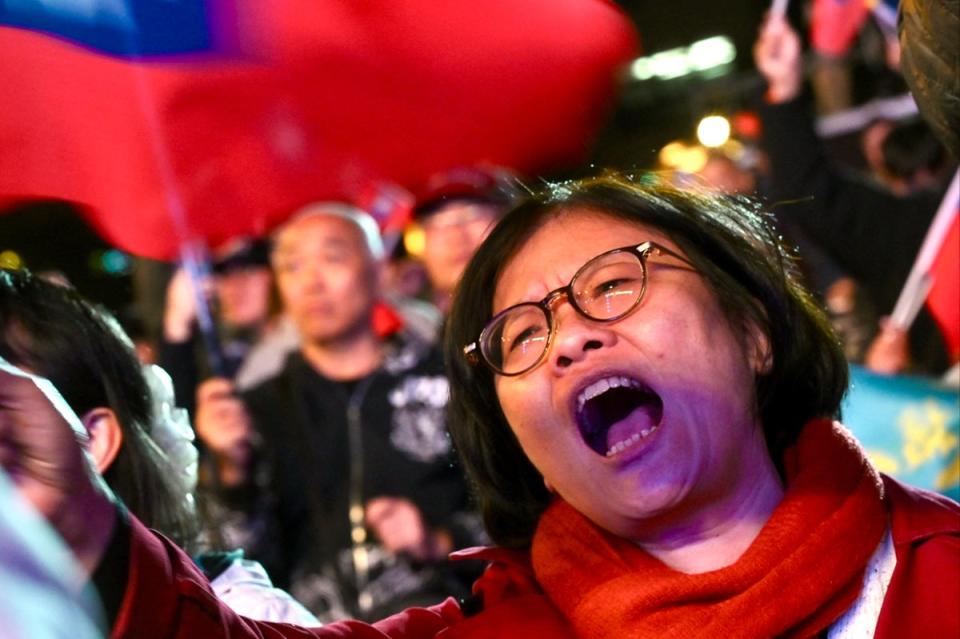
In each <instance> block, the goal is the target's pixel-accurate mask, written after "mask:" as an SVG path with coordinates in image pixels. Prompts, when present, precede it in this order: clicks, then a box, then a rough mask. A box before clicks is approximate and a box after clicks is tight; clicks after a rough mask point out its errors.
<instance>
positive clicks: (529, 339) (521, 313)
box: [480, 251, 646, 375]
mask: <svg viewBox="0 0 960 639" xmlns="http://www.w3.org/2000/svg"><path fill="white" fill-rule="evenodd" d="M645 282H646V277H645V268H644V265H643V263H642V261H641V259H640V257H639V256H638V255H636V254H635V253H633V252H630V251H618V252H613V253H607V254H604V255H600V256H598V257H596V258H594V259H592V260H590V261H589V262H587V264H586V265H584V267H583V268H581V269H580V271H579V272H578V273H577V275H576V276H575V277H574V279H573V281H571V283H570V286H571V289H572V291H573V296H574V299H572V300H570V301H571V302H572V303H573V306H574V308H575V309H576V310H577V311H578V312H579V313H580V314H581V315H584V316H586V317H588V318H590V319H594V320H599V321H604V320H612V319H616V318H618V317H620V316H622V315H624V314H626V313H628V312H629V311H630V310H631V309H632V308H633V307H634V306H635V305H636V304H637V302H639V301H640V298H641V296H642V295H643V291H644V286H645ZM549 338H550V319H549V318H548V317H547V311H546V310H545V309H544V308H543V306H542V305H538V304H534V303H528V304H520V305H518V306H515V307H513V308H512V309H510V310H509V311H508V312H506V313H504V314H502V315H500V316H498V317H497V318H495V319H494V320H493V322H492V323H491V324H490V326H489V327H488V328H487V330H486V331H485V332H484V336H483V339H482V340H481V345H480V346H481V349H482V351H483V355H484V357H485V358H486V360H487V361H488V362H489V363H490V365H491V366H493V367H494V368H495V369H497V370H498V371H500V372H501V373H505V374H507V375H516V374H519V373H522V372H524V371H525V370H527V369H528V368H531V367H532V366H534V365H535V364H536V363H537V362H538V361H539V360H540V358H541V357H542V356H543V353H544V351H545V350H546V349H547V346H548V344H549V341H550V340H549Z"/></svg>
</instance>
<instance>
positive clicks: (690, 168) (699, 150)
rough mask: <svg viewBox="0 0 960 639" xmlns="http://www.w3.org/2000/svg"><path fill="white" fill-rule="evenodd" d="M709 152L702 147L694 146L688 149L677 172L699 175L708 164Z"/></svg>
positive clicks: (678, 165)
mask: <svg viewBox="0 0 960 639" xmlns="http://www.w3.org/2000/svg"><path fill="white" fill-rule="evenodd" d="M707 158H708V156H707V150H706V149H705V148H703V147H702V146H692V147H688V148H687V149H686V150H685V151H684V153H683V156H682V157H681V158H680V163H679V164H677V167H676V168H677V170H678V171H683V172H684V173H698V172H699V171H700V170H701V169H702V168H703V167H704V166H706V164H707Z"/></svg>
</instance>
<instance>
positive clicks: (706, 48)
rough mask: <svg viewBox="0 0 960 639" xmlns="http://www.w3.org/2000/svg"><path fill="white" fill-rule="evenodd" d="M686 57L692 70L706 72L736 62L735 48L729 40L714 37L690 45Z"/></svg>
mask: <svg viewBox="0 0 960 639" xmlns="http://www.w3.org/2000/svg"><path fill="white" fill-rule="evenodd" d="M687 57H688V59H689V63H690V67H691V68H692V69H693V70H695V71H706V70H707V69H712V68H714V67H719V66H723V65H725V64H730V63H731V62H733V61H734V60H736V59H737V48H736V47H735V46H733V42H731V41H730V38H727V37H724V36H715V37H713V38H707V39H706V40H698V41H697V42H694V43H693V44H691V45H690V48H689V49H688V50H687Z"/></svg>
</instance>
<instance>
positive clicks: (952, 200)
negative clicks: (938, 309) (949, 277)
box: [890, 169, 960, 330]
mask: <svg viewBox="0 0 960 639" xmlns="http://www.w3.org/2000/svg"><path fill="white" fill-rule="evenodd" d="M958 206H960V169H957V172H956V173H954V175H953V179H952V180H951V181H950V186H949V187H948V188H947V192H946V194H945V195H944V197H943V201H942V202H941V203H940V208H939V209H937V215H936V217H934V218H933V222H932V223H931V224H930V229H929V230H928V231H927V236H926V237H925V238H924V240H923V245H922V246H921V247H920V252H919V253H918V254H917V259H916V261H915V262H914V263H913V268H912V269H910V275H909V276H908V277H907V283H906V284H904V286H903V290H902V291H900V297H899V298H897V304H896V306H894V307H893V313H891V315H890V321H891V323H892V324H893V325H894V326H895V327H897V328H899V329H902V330H907V329H908V328H910V325H911V324H913V320H915V319H916V317H917V314H918V313H919V312H920V308H921V307H922V306H923V302H924V301H925V300H926V299H927V294H928V293H929V292H930V287H931V286H933V279H932V277H931V276H930V267H931V266H932V265H933V261H934V260H935V259H936V257H937V253H938V252H939V251H940V247H941V246H942V245H943V241H944V239H945V238H946V235H947V233H948V232H949V231H950V224H951V223H952V222H953V216H954V215H956V214H957V207H958Z"/></svg>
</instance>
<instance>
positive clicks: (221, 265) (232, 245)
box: [213, 238, 270, 275]
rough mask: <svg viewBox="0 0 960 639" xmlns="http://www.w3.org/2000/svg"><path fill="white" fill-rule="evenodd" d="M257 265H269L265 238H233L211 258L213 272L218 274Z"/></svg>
mask: <svg viewBox="0 0 960 639" xmlns="http://www.w3.org/2000/svg"><path fill="white" fill-rule="evenodd" d="M259 266H264V267H269V266H270V251H269V248H268V245H267V242H266V240H262V239H250V238H241V239H237V240H233V241H232V242H229V243H227V244H226V245H225V246H224V247H222V248H221V249H220V250H218V251H217V252H216V256H215V257H214V259H213V272H214V273H217V274H218V275H223V274H225V273H229V272H230V271H234V270H237V269H242V268H251V267H259Z"/></svg>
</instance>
